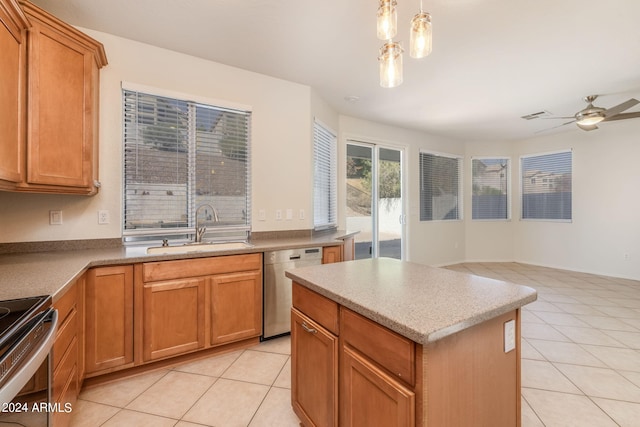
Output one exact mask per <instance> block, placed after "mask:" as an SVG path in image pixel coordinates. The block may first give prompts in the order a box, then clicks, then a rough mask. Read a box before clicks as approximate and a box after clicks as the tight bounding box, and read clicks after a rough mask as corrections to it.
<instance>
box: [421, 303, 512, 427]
mask: <svg viewBox="0 0 640 427" xmlns="http://www.w3.org/2000/svg"><path fill="white" fill-rule="evenodd" d="M509 320H515V322H516V340H515V341H516V343H515V344H516V348H515V349H514V350H511V351H509V352H508V353H505V352H504V324H505V322H507V321H509ZM422 362H423V366H422V369H423V372H422V374H423V375H424V378H423V381H424V393H423V398H424V401H423V402H422V403H423V405H422V411H423V419H424V426H426V427H435V426H471V425H472V426H476V427H513V426H516V427H520V425H521V421H520V416H521V415H520V404H521V399H520V310H519V309H518V310H514V311H511V312H509V313H505V314H503V315H501V316H498V317H496V318H494V319H491V320H488V321H486V322H484V323H481V324H479V325H476V326H474V327H472V328H469V329H466V330H463V331H461V332H458V333H456V334H454V335H451V336H449V337H446V338H444V339H442V340H439V341H436V342H434V343H431V344H429V345H426V346H424V348H423V359H422Z"/></svg>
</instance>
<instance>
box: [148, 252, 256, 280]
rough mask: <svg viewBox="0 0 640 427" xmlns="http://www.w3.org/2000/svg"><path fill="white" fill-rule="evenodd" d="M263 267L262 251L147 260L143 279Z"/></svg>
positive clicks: (221, 272)
mask: <svg viewBox="0 0 640 427" xmlns="http://www.w3.org/2000/svg"><path fill="white" fill-rule="evenodd" d="M261 268H262V254H261V253H257V254H246V255H226V256H218V257H210V258H198V259H181V260H175V261H158V262H147V263H144V264H143V267H142V280H143V281H144V282H155V281H158V280H172V279H181V278H184V277H199V276H211V275H214V274H223V273H237V272H240V271H251V270H260V269H261Z"/></svg>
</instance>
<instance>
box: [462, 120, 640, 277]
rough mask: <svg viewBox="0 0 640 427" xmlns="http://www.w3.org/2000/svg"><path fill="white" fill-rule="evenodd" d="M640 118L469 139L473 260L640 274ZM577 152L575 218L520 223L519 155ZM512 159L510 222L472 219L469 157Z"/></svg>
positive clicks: (468, 235) (469, 249) (468, 232)
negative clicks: (515, 137)
mask: <svg viewBox="0 0 640 427" xmlns="http://www.w3.org/2000/svg"><path fill="white" fill-rule="evenodd" d="M639 131H640V121H635V120H629V121H624V122H611V123H603V124H602V125H600V129H598V130H596V131H591V132H584V131H581V130H579V129H572V128H569V129H567V131H566V132H562V133H558V134H554V135H549V136H541V137H537V138H531V139H528V140H523V141H517V142H512V143H493V144H492V143H478V142H469V143H467V147H466V157H465V172H466V173H467V176H466V178H465V189H466V194H465V201H466V208H465V212H466V218H467V220H466V228H465V242H466V253H465V259H466V260H467V261H518V262H522V263H528V264H536V265H543V266H548V267H555V268H561V269H567V270H575V271H583V272H589V273H595V274H603V275H609V276H616V277H625V278H631V279H640V215H639V214H638V212H640V197H639V194H640V167H638V159H639V158H640V143H639V142H638V136H637V135H638V132H639ZM566 149H573V189H572V211H573V220H572V221H571V222H553V221H530V220H527V221H522V220H520V176H519V174H520V166H519V163H520V156H522V155H526V154H535V153H545V152H553V151H559V150H566ZM472 156H509V157H511V160H512V162H511V172H512V173H511V189H512V192H511V196H512V197H511V220H510V221H506V222H505V221H493V222H491V221H472V220H471V219H470V218H471V212H470V203H471V190H470V189H471V178H470V175H471V166H470V165H471V157H472Z"/></svg>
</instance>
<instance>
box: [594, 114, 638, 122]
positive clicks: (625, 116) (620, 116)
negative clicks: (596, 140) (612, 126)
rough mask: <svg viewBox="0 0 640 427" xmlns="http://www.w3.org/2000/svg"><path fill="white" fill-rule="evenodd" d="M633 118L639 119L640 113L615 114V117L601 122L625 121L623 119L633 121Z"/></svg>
mask: <svg viewBox="0 0 640 427" xmlns="http://www.w3.org/2000/svg"><path fill="white" fill-rule="evenodd" d="M635 118H640V112H637V113H623V114H616V115H615V116H612V117H607V118H605V119H604V120H603V121H605V122H609V121H611V120H625V119H635Z"/></svg>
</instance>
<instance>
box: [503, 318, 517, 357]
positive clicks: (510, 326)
mask: <svg viewBox="0 0 640 427" xmlns="http://www.w3.org/2000/svg"><path fill="white" fill-rule="evenodd" d="M515 348H516V321H515V320H509V321H508V322H504V352H505V353H509V352H510V351H511V350H515Z"/></svg>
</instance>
